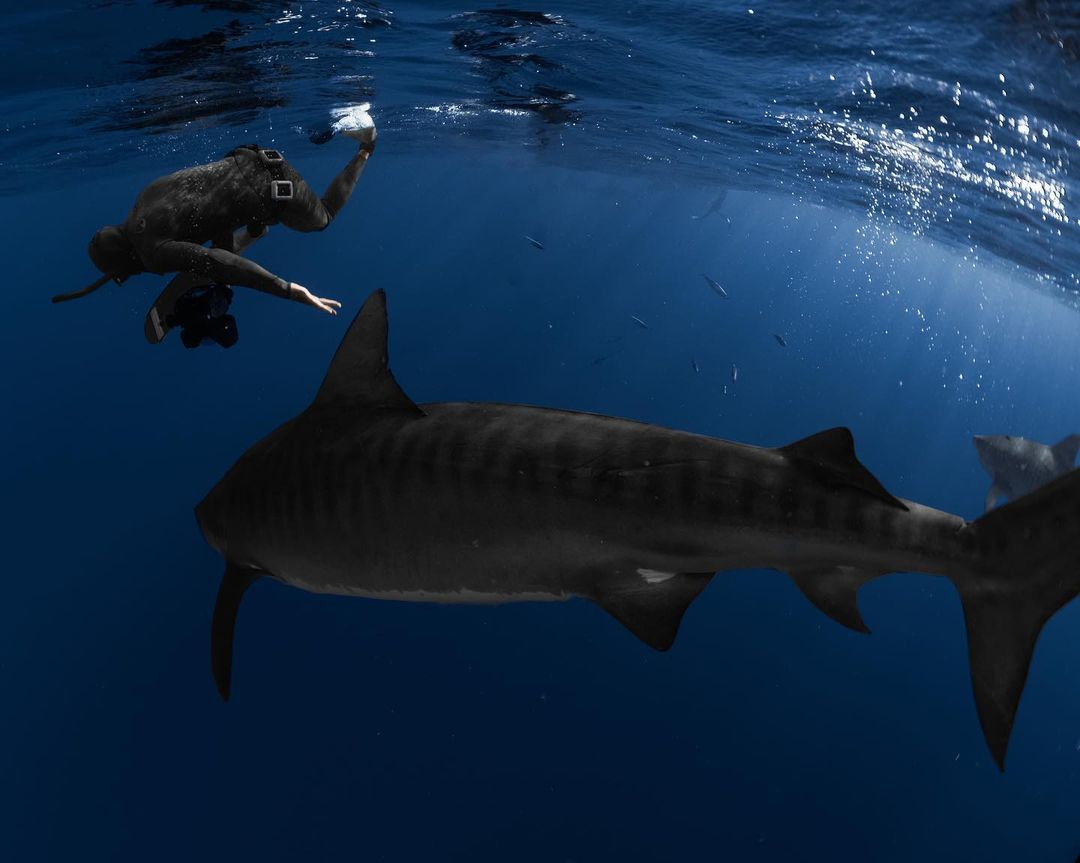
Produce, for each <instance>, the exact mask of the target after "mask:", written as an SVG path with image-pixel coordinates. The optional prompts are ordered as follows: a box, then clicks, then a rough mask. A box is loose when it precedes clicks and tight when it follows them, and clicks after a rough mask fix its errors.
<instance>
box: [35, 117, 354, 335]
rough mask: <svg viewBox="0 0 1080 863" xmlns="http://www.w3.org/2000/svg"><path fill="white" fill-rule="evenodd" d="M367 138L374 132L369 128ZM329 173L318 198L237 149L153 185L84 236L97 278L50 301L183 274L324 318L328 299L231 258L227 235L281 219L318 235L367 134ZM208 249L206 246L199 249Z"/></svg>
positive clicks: (276, 162)
mask: <svg viewBox="0 0 1080 863" xmlns="http://www.w3.org/2000/svg"><path fill="white" fill-rule="evenodd" d="M371 131H372V132H374V130H373V129H372V130H371ZM345 134H347V135H349V137H357V138H358V140H360V141H361V144H360V149H359V151H358V152H357V154H356V155H355V156H353V157H352V159H350V160H349V163H348V164H347V165H346V166H345V168H344V169H343V170H342V171H341V173H340V174H338V175H337V176H336V177H335V178H334V180H333V182H331V183H330V187H329V188H328V189H327V190H326V194H325V195H324V196H323V197H322V198H321V199H320V198H319V197H318V196H316V194H315V193H314V192H313V191H312V190H311V188H310V187H309V186H308V184H307V183H305V182H304V179H303V177H301V176H300V175H299V174H298V173H297V172H296V170H295V169H294V168H293V167H292V166H291V165H290V164H289V163H288V162H287V161H285V159H284V157H282V155H281V154H280V153H278V152H277V151H276V150H269V149H260V148H259V147H257V146H256V145H254V144H250V145H245V146H242V147H237V148H236V149H235V150H233V151H232V152H230V153H229V154H228V155H226V156H225V158H224V159H221V160H220V161H217V162H211V163H210V164H208V165H198V166H196V167H194V168H187V169H185V170H183V171H178V172H176V173H175V174H169V175H168V176H165V177H160V178H158V179H157V180H154V182H152V183H151V184H150V185H149V186H147V187H146V188H145V189H143V191H142V192H141V193H140V194H139V196H138V198H136V200H135V206H134V207H132V209H131V212H130V213H129V214H128V217H127V219H126V220H125V221H124V223H123V224H122V225H107V226H106V227H104V228H102V229H101V230H99V231H98V232H97V233H95V234H94V236H93V238H92V239H91V240H90V248H89V253H90V259H91V260H92V261H93V262H94V265H95V266H96V267H97V268H98V269H99V270H101V272H102V273H104V275H103V276H102V277H101V278H100V279H98V280H97V281H96V282H94V283H92V284H91V285H88V286H87V287H85V288H83V289H82V290H79V291H75V292H73V293H70V294H60V295H58V296H55V297H53V302H54V303H57V302H64V301H66V300H73V299H76V298H78V297H83V296H86V295H87V294H89V293H91V292H93V291H95V290H97V289H98V288H100V287H101V286H102V285H104V284H105V283H106V282H108V281H109V280H110V279H111V280H113V281H115V282H116V283H117V284H120V283H122V282H124V281H125V280H126V279H128V278H130V277H131V276H133V275H136V274H137V273H143V272H150V273H158V274H163V273H171V272H187V273H191V274H192V275H195V276H198V277H201V278H203V279H209V280H211V281H213V282H219V283H222V284H229V285H243V286H245V287H249V288H254V289H255V290H258V291H263V292H265V293H268V294H273V295H274V296H278V297H283V298H285V299H290V300H296V301H297V302H300V303H304V304H306V305H309V306H314V307H315V308H317V309H321V310H322V311H324V312H327V313H329V314H331V315H333V314H336V313H337V310H338V309H339V308H340V307H341V303H339V302H338V301H337V300H331V299H326V298H323V297H317V296H315V295H314V294H312V293H311V292H310V291H309V290H308V289H307V288H305V287H304V286H303V285H298V284H297V283H296V282H287V281H285V279H282V278H279V277H278V276H275V275H274V274H273V273H271V272H268V271H267V270H265V269H263V268H262V267H260V266H259V265H258V264H256V263H255V262H254V261H250V260H248V259H247V258H244V257H241V256H240V255H238V254H236V253H235V250H234V246H233V231H234V230H236V229H238V228H241V227H245V226H246V227H247V230H248V233H249V234H250V235H251V236H252V237H257V236H259V235H261V234H262V232H263V231H264V230H265V229H266V226H267V225H275V224H278V223H281V224H283V225H286V226H288V227H290V228H293V229H295V230H297V231H321V230H323V229H324V228H325V227H326V226H327V225H329V224H330V222H331V221H333V219H334V216H336V215H337V214H338V212H339V211H340V210H341V208H342V207H344V206H345V203H346V201H348V200H349V196H350V195H351V194H352V191H353V187H354V186H355V185H356V181H357V180H359V179H360V174H361V173H362V172H363V170H364V166H365V164H366V163H367V160H368V158H369V157H370V156H371V154H372V152H374V149H375V141H374V135H371V136H370V137H369V138H367V139H364V138H360V137H358V136H356V135H355V134H350V133H349V132H346V133H345ZM208 242H209V243H212V247H211V248H207V247H206V246H205V245H203V244H204V243H208Z"/></svg>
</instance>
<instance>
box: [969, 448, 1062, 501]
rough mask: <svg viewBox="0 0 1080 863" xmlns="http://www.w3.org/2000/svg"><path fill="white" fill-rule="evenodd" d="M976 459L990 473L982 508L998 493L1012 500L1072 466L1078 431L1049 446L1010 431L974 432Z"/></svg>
mask: <svg viewBox="0 0 1080 863" xmlns="http://www.w3.org/2000/svg"><path fill="white" fill-rule="evenodd" d="M973 440H974V442H975V449H976V450H977V451H978V453H979V461H980V463H981V464H982V466H983V467H984V468H985V469H986V472H987V473H988V474H990V490H989V491H988V492H987V493H986V508H987V509H992V508H993V506H994V504H995V503H997V501H998V500H999V499H1000V498H1001V497H1007V498H1008V499H1009V500H1016V499H1017V498H1018V497H1023V496H1024V495H1025V494H1030V493H1031V492H1033V491H1035V489H1037V488H1042V486H1044V485H1046V484H1047V483H1048V482H1050V481H1051V480H1054V479H1057V478H1058V477H1059V476H1064V475H1065V474H1067V473H1068V472H1069V471H1071V470H1073V468H1075V466H1076V451H1077V449H1080V435H1075V434H1071V435H1066V436H1065V437H1064V438H1062V439H1061V440H1059V441H1058V442H1057V443H1056V444H1054V445H1053V446H1047V445H1046V444H1044V443H1039V442H1038V441H1033V440H1028V439H1027V438H1022V437H1014V436H1013V435H975V437H974V438H973Z"/></svg>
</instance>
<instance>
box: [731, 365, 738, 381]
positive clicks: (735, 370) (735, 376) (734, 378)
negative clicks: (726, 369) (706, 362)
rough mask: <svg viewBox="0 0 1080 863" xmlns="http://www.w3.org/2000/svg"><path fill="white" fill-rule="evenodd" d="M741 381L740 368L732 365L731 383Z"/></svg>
mask: <svg viewBox="0 0 1080 863" xmlns="http://www.w3.org/2000/svg"><path fill="white" fill-rule="evenodd" d="M738 379H739V367H738V366H737V365H735V363H732V364H731V382H732V383H735V381H737V380H738Z"/></svg>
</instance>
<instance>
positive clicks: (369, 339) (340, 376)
mask: <svg viewBox="0 0 1080 863" xmlns="http://www.w3.org/2000/svg"><path fill="white" fill-rule="evenodd" d="M386 332H387V325H386V293H385V292H383V291H381V290H378V291H375V293H373V294H372V295H371V296H370V297H368V298H367V302H365V303H364V306H363V308H362V309H360V313H359V314H358V315H357V316H356V318H355V319H354V320H353V322H352V324H350V325H349V330H348V332H347V333H345V338H343V339H342V340H341V345H340V346H339V347H338V349H337V353H336V354H334V359H333V360H331V362H330V368H329V369H328V370H327V372H326V377H325V378H323V382H322V386H321V387H319V392H318V394H317V395H316V396H315V402H314V406H317V407H326V406H328V405H333V406H335V407H341V406H349V407H352V406H355V407H358V408H363V409H367V410H399V411H408V412H409V413H413V414H415V415H416V416H423V415H424V412H423V411H422V410H420V408H418V407H417V406H416V405H415V404H414V403H413V400H412V399H410V398H409V397H408V396H407V395H405V392H404V391H403V390H402V389H401V387H400V386H398V382H397V381H396V380H394V375H393V374H392V373H391V371H390V367H389V365H388V364H387V354H386Z"/></svg>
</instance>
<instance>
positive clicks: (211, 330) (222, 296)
mask: <svg viewBox="0 0 1080 863" xmlns="http://www.w3.org/2000/svg"><path fill="white" fill-rule="evenodd" d="M232 298H233V291H232V288H230V287H229V286H228V285H222V284H218V283H214V284H210V285H202V286H200V287H197V288H192V289H191V290H190V291H188V292H187V293H186V294H184V295H183V296H182V297H180V299H178V300H177V301H176V306H175V307H174V308H173V313H172V314H171V315H170V316H169V318H168V321H167V323H168V324H169V326H170V327H180V328H181V329H180V341H182V342H183V343H184V347H185V348H197V347H198V346H199V345H201V344H203V342H204V341H205V340H206V339H210V340H212V341H214V342H217V344H219V345H221V346H222V347H223V348H231V347H232V346H233V345H235V344H236V342H237V341H238V340H239V338H240V333H239V331H238V330H237V328H236V318H234V317H233V316H232V315H230V314H228V311H229V306H230V305H231V304H232Z"/></svg>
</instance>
